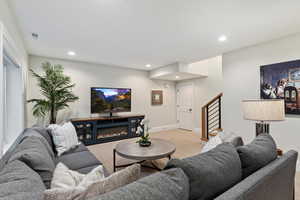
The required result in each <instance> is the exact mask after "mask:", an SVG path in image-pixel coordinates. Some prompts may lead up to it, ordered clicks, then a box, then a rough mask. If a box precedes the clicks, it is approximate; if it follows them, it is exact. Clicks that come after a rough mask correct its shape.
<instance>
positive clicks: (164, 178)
mask: <svg viewBox="0 0 300 200" xmlns="http://www.w3.org/2000/svg"><path fill="white" fill-rule="evenodd" d="M116 199H118V200H132V199H139V200H158V199H159V200H161V199H163V200H188V199H189V181H188V178H187V176H186V175H185V174H184V172H183V171H182V170H181V169H170V170H166V171H162V172H158V173H155V174H152V175H150V176H146V177H144V178H142V179H139V180H137V181H135V182H133V183H131V184H128V185H126V186H124V187H121V188H119V189H116V190H113V191H111V192H108V193H105V194H103V195H101V196H97V197H94V198H90V199H89V200H116Z"/></svg>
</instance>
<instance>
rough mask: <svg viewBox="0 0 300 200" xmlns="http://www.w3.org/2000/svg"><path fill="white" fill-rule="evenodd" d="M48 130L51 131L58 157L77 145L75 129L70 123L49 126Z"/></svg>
mask: <svg viewBox="0 0 300 200" xmlns="http://www.w3.org/2000/svg"><path fill="white" fill-rule="evenodd" d="M48 129H50V131H51V134H52V137H53V143H54V144H55V148H56V150H57V152H58V156H60V155H62V154H63V153H64V152H65V151H68V150H69V149H71V148H73V147H75V146H76V145H78V144H79V142H78V138H77V133H76V130H75V127H74V126H73V124H72V123H71V122H67V123H65V124H63V125H62V126H61V125H57V124H50V125H49V126H48Z"/></svg>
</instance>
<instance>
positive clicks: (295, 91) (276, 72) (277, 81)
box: [260, 60, 300, 115]
mask: <svg viewBox="0 0 300 200" xmlns="http://www.w3.org/2000/svg"><path fill="white" fill-rule="evenodd" d="M260 96H261V98H262V99H284V101H285V113H286V114H297V115H300V60H294V61H289V62H283V63H276V64H271V65H264V66H261V67H260Z"/></svg>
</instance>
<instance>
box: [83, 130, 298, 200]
mask: <svg viewBox="0 0 300 200" xmlns="http://www.w3.org/2000/svg"><path fill="white" fill-rule="evenodd" d="M151 138H161V139H166V140H169V141H171V142H173V143H174V144H175V145H176V152H175V153H174V154H173V155H172V157H175V158H184V157H188V156H192V155H195V154H197V153H199V152H200V150H201V148H202V144H201V141H200V136H199V135H196V134H194V133H192V132H189V131H184V130H179V129H177V130H170V131H162V132H157V133H152V134H151ZM130 140H133V141H136V140H137V138H134V139H130ZM117 143H118V142H110V143H104V144H98V145H93V146H89V147H88V148H89V149H90V150H91V152H93V153H94V154H95V156H96V157H97V158H98V159H99V160H101V161H102V162H103V164H104V166H105V167H106V168H107V169H108V171H109V172H110V173H112V171H113V148H114V146H115V145H116V144H117ZM128 162H130V161H129V160H126V159H124V158H121V157H118V156H117V163H118V164H125V163H128ZM161 162H165V160H161ZM143 170H144V171H143V174H144V175H147V174H149V173H152V172H153V171H149V170H148V169H144V168H143ZM296 200H300V172H298V173H297V174H296Z"/></svg>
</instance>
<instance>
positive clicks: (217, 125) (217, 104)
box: [201, 93, 223, 141]
mask: <svg viewBox="0 0 300 200" xmlns="http://www.w3.org/2000/svg"><path fill="white" fill-rule="evenodd" d="M222 96H223V93H220V94H219V95H217V96H216V97H214V98H213V99H212V100H211V101H209V102H208V103H207V104H205V105H204V106H203V107H202V114H201V115H202V117H201V118H202V119H201V125H202V136H201V139H202V140H204V141H208V138H209V135H210V134H211V133H212V132H214V131H216V130H222V122H221V100H222Z"/></svg>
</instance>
